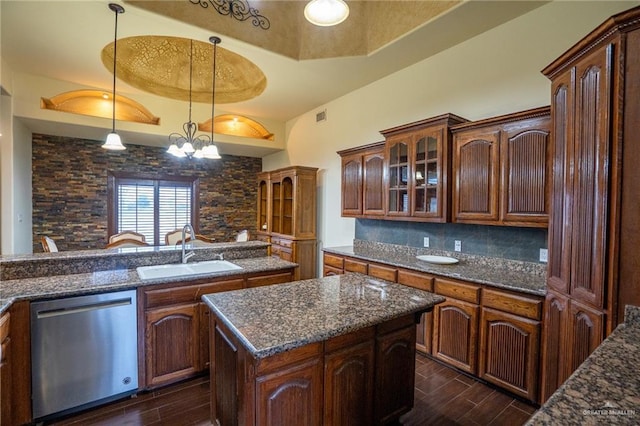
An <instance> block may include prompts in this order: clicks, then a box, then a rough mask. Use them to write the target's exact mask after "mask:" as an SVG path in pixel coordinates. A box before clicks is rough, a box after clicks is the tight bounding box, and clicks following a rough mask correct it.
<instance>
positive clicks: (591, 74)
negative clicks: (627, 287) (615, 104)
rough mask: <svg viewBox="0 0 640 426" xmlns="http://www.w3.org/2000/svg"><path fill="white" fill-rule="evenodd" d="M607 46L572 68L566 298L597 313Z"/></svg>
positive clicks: (603, 208)
mask: <svg viewBox="0 0 640 426" xmlns="http://www.w3.org/2000/svg"><path fill="white" fill-rule="evenodd" d="M612 51H613V45H609V46H608V47H607V48H606V49H599V50H597V51H595V52H594V53H592V54H591V55H589V56H586V57H585V58H583V59H582V60H581V61H580V62H579V63H578V65H577V67H576V91H575V94H576V103H575V105H576V110H575V141H574V145H573V150H572V152H571V154H570V155H571V157H570V163H571V164H573V165H574V167H573V189H572V194H571V195H572V199H573V209H572V222H573V229H572V238H571V240H572V247H571V296H572V298H574V299H578V300H581V301H583V302H585V303H588V304H590V305H591V306H594V307H596V308H601V307H602V303H603V295H604V283H605V281H606V280H605V269H604V256H603V253H605V252H606V223H607V212H608V204H607V201H608V190H609V188H608V186H609V185H608V184H609V177H608V176H609V162H608V158H609V143H610V140H609V108H610V98H611V60H612V59H611V55H612Z"/></svg>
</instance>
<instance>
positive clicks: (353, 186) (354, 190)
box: [342, 154, 363, 216]
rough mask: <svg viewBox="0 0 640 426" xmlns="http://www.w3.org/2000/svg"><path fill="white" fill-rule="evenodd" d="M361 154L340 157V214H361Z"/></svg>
mask: <svg viewBox="0 0 640 426" xmlns="http://www.w3.org/2000/svg"><path fill="white" fill-rule="evenodd" d="M362 177H363V172H362V156H361V155H359V154H357V155H350V156H348V157H343V158H342V215H343V216H358V215H361V214H362Z"/></svg>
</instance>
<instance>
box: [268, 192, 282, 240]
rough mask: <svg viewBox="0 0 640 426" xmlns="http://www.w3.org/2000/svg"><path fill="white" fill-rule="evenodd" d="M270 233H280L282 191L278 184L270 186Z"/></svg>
mask: <svg viewBox="0 0 640 426" xmlns="http://www.w3.org/2000/svg"><path fill="white" fill-rule="evenodd" d="M271 197H272V200H271V232H276V233H278V234H279V233H281V232H282V219H281V214H282V205H281V200H282V191H281V190H280V182H273V183H272V184H271Z"/></svg>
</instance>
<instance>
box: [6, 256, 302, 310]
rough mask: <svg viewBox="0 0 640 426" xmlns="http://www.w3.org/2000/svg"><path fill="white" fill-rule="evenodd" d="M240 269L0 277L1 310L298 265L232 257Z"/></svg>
mask: <svg viewBox="0 0 640 426" xmlns="http://www.w3.org/2000/svg"><path fill="white" fill-rule="evenodd" d="M231 262H232V263H235V264H236V265H238V266H240V267H242V270H233V271H225V272H216V273H211V274H200V275H191V276H189V277H184V276H182V277H172V278H162V279H156V280H145V281H142V280H141V279H140V277H139V276H138V273H137V272H136V270H135V269H120V270H107V271H97V272H92V273H82V274H69V275H56V276H46V277H38V278H25V279H18V280H5V281H0V314H1V313H3V312H4V311H5V310H7V309H8V308H9V307H10V306H11V303H13V302H15V301H18V300H37V299H45V298H52V297H68V296H77V295H84V294H92V293H103V292H107V291H116V290H125V289H130V288H137V287H140V286H147V285H154V284H161V283H171V282H180V281H187V280H189V281H191V280H197V279H202V278H217V277H223V276H232V275H238V274H246V273H252V272H267V271H277V270H282V269H287V268H291V267H295V266H297V264H296V263H291V262H287V261H285V260H281V259H278V258H276V257H273V256H268V257H257V258H246V259H233V260H231Z"/></svg>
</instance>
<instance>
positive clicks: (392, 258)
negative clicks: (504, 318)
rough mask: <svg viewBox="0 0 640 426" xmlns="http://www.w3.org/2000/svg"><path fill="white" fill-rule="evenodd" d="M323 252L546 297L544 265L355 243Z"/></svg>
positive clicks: (327, 248)
mask: <svg viewBox="0 0 640 426" xmlns="http://www.w3.org/2000/svg"><path fill="white" fill-rule="evenodd" d="M323 250H324V251H325V252H327V253H334V254H338V255H341V256H349V257H354V258H358V259H362V260H366V261H373V262H379V263H385V264H388V265H393V266H397V267H402V268H406V269H412V270H415V271H419V272H426V273H429V274H435V275H440V276H443V277H450V278H457V279H461V280H465V281H471V282H474V283H478V284H486V285H490V286H493V287H499V288H504V289H507V290H514V291H519V292H522V293H528V294H533V295H536V296H544V295H545V294H546V284H545V282H546V265H544V264H537V263H532V262H522V261H515V260H505V259H497V258H490V257H482V256H473V255H467V254H463V253H451V252H443V251H436V250H429V249H416V248H414V247H406V246H397V245H393V244H382V243H372V242H369V241H359V240H355V241H354V245H353V246H343V247H326V248H324V249H323ZM418 254H433V255H444V256H453V257H455V258H457V259H459V263H457V264H455V265H435V264H431V263H427V262H424V261H421V260H418V259H416V255H418Z"/></svg>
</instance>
